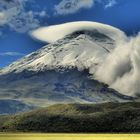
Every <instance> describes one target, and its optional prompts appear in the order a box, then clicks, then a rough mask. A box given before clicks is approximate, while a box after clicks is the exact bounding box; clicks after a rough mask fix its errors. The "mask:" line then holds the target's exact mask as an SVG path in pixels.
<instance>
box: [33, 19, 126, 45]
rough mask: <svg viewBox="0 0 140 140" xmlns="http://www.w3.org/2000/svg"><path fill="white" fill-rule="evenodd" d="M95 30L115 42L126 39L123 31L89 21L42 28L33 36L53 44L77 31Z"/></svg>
mask: <svg viewBox="0 0 140 140" xmlns="http://www.w3.org/2000/svg"><path fill="white" fill-rule="evenodd" d="M94 29H98V30H99V31H100V32H103V33H104V34H106V35H109V36H110V37H111V38H113V39H115V40H116V39H117V40H119V39H121V38H124V36H125V35H124V33H123V32H122V31H120V30H119V29H117V28H115V27H112V26H109V25H105V24H101V23H96V22H89V21H80V22H70V23H65V24H60V25H54V26H49V27H42V28H39V29H37V30H34V31H33V32H31V35H32V36H33V37H34V38H36V39H38V40H41V41H45V42H50V43H51V42H55V41H57V40H59V39H62V38H63V37H64V36H66V35H68V34H71V33H73V32H75V31H79V30H94Z"/></svg>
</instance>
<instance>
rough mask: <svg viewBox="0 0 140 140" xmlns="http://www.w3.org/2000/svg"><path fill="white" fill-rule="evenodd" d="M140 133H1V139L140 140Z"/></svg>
mask: <svg viewBox="0 0 140 140" xmlns="http://www.w3.org/2000/svg"><path fill="white" fill-rule="evenodd" d="M139 139H140V134H139V135H138V134H131V135H130V134H0V140H139Z"/></svg>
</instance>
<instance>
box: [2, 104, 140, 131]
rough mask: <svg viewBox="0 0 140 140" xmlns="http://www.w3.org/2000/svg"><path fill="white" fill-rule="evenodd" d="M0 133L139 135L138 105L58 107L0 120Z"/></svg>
mask: <svg viewBox="0 0 140 140" xmlns="http://www.w3.org/2000/svg"><path fill="white" fill-rule="evenodd" d="M0 131H4V132H5V131H10V132H17V131H19V132H57V133H58V132H63V133H64V132H71V133H76V132H83V133H84V132H88V133H89V132H100V133H101V132H117V133H118V132H121V133H122V132H127V133H128V132H129V133H130V132H140V103H138V102H131V103H104V104H94V105H93V104H67V105H62V104H57V105H53V106H50V107H48V108H42V109H38V110H35V111H31V112H28V113H22V114H18V115H14V116H1V117H0Z"/></svg>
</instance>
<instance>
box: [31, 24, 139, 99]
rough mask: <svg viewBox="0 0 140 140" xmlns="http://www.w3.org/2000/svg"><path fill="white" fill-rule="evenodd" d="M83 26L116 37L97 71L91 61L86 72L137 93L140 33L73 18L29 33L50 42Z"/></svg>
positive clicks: (110, 84) (131, 93)
mask: <svg viewBox="0 0 140 140" xmlns="http://www.w3.org/2000/svg"><path fill="white" fill-rule="evenodd" d="M84 29H85V30H93V29H97V30H99V32H101V33H104V34H105V35H107V36H109V37H111V38H112V39H114V40H115V41H116V47H115V49H114V50H113V51H112V52H111V53H110V54H109V55H108V56H107V57H106V59H105V60H102V63H101V64H99V66H98V68H97V69H96V71H93V69H94V68H92V65H90V67H89V72H90V74H92V75H93V76H92V77H93V79H96V80H98V81H100V82H104V83H106V84H108V85H109V87H110V88H113V89H116V90H117V91H119V92H120V93H122V94H124V95H129V96H140V33H139V34H138V35H137V36H135V37H127V36H126V35H125V33H124V32H122V31H120V30H119V29H116V28H114V27H111V26H108V25H104V24H100V23H95V22H72V23H66V24H62V25H56V26H51V27H43V28H40V29H38V30H36V31H34V32H32V36H33V37H35V38H37V39H39V40H42V41H46V42H49V43H51V42H55V41H57V40H59V39H61V38H63V37H64V36H66V35H67V34H70V33H72V32H74V31H78V30H84ZM87 55H88V54H87Z"/></svg>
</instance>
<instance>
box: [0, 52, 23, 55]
mask: <svg viewBox="0 0 140 140" xmlns="http://www.w3.org/2000/svg"><path fill="white" fill-rule="evenodd" d="M24 55H25V54H24V53H20V52H2V53H0V56H24Z"/></svg>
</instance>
